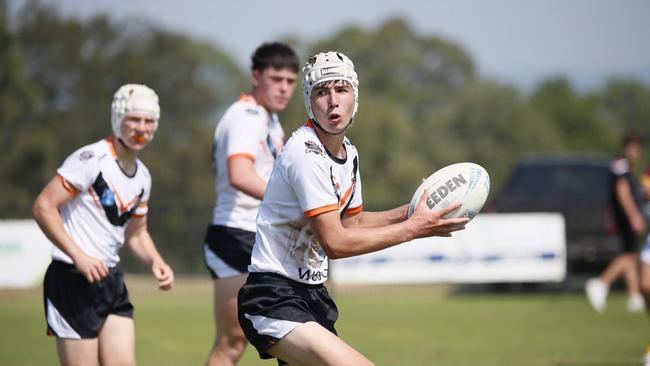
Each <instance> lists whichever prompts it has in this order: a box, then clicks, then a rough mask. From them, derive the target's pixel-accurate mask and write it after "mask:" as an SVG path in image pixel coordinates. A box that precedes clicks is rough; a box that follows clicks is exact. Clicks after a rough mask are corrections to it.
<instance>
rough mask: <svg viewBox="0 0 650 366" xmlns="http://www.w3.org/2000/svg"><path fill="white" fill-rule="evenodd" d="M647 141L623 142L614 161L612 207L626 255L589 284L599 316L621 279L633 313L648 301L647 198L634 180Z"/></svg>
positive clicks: (589, 295) (632, 135)
mask: <svg viewBox="0 0 650 366" xmlns="http://www.w3.org/2000/svg"><path fill="white" fill-rule="evenodd" d="M642 147H643V139H642V138H641V136H639V135H637V134H635V133H629V134H627V135H626V136H625V137H624V139H623V153H622V156H620V157H619V158H617V159H615V160H613V161H612V163H611V165H610V173H611V174H610V176H611V206H612V209H613V213H614V219H615V222H616V224H617V227H618V233H619V237H620V240H621V245H622V250H623V253H621V254H619V255H618V256H616V257H615V258H614V260H612V262H611V263H610V264H609V265H608V266H607V268H605V270H604V271H603V273H602V274H601V275H600V276H599V277H597V278H592V279H590V280H588V281H587V283H586V284H585V292H586V294H587V299H588V300H589V303H590V304H591V306H592V307H593V308H594V310H596V311H597V312H599V313H600V312H603V311H605V307H606V305H607V294H608V292H609V288H610V287H611V285H612V284H613V283H614V282H615V281H616V280H617V279H619V278H620V277H623V278H624V279H625V284H626V286H627V292H628V301H627V309H628V311H631V312H639V311H643V308H644V301H643V297H642V296H641V294H640V291H639V274H638V254H637V253H638V252H637V251H638V244H639V240H640V239H641V238H642V237H643V235H644V234H645V231H646V222H645V219H644V217H643V213H642V207H643V195H642V192H641V187H640V185H639V183H638V181H637V179H636V178H635V177H634V174H633V172H634V166H635V164H636V162H637V160H638V159H639V157H640V155H641V149H642Z"/></svg>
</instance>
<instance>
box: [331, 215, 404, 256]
mask: <svg viewBox="0 0 650 366" xmlns="http://www.w3.org/2000/svg"><path fill="white" fill-rule="evenodd" d="M415 237H416V234H415V232H414V231H413V230H412V229H411V227H410V225H408V224H407V222H406V221H403V222H401V223H398V224H393V225H387V226H381V227H354V228H346V229H344V230H341V231H339V232H338V233H336V234H334V235H322V236H321V238H320V241H321V245H322V246H323V248H324V249H325V252H326V253H327V256H328V257H330V258H332V259H339V258H347V257H353V256H356V255H361V254H366V253H372V252H376V251H379V250H382V249H386V248H390V247H392V246H395V245H397V244H400V243H403V242H406V241H409V240H412V239H414V238H415Z"/></svg>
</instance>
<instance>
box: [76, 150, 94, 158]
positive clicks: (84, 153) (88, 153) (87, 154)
mask: <svg viewBox="0 0 650 366" xmlns="http://www.w3.org/2000/svg"><path fill="white" fill-rule="evenodd" d="M93 156H95V153H94V152H92V151H90V150H86V151H82V152H81V154H79V160H81V161H84V160H88V159H90V158H92V157H93Z"/></svg>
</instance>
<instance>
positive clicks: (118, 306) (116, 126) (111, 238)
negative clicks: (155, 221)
mask: <svg viewBox="0 0 650 366" xmlns="http://www.w3.org/2000/svg"><path fill="white" fill-rule="evenodd" d="M159 118H160V107H159V105H158V96H157V95H156V93H155V92H154V91H153V90H151V89H150V88H148V87H146V86H144V85H137V84H127V85H124V86H122V87H121V88H120V89H118V91H117V92H116V93H115V96H114V99H113V104H112V115H111V120H112V129H113V134H112V136H110V137H108V138H106V139H104V140H101V141H98V142H95V143H93V144H90V145H86V146H84V147H82V148H80V149H79V150H77V151H75V152H74V153H72V155H70V156H69V157H68V158H67V159H66V160H65V162H64V163H63V165H61V167H59V169H58V170H57V174H56V176H55V177H54V178H53V179H52V180H51V181H50V182H49V183H48V185H47V186H45V188H44V189H43V191H41V193H40V195H39V196H38V198H37V199H36V201H35V202H34V206H33V209H32V211H33V215H34V218H35V219H36V222H38V225H39V226H40V228H41V229H42V230H43V233H45V235H46V236H47V237H48V238H49V239H50V241H51V242H52V243H53V244H54V248H53V251H52V263H51V264H50V266H49V267H48V269H47V273H46V274H45V280H44V285H43V287H44V288H43V292H44V299H43V301H44V305H45V316H46V319H47V332H48V334H49V335H53V336H55V337H56V348H57V351H58V355H59V361H60V363H61V364H62V365H96V364H97V361H98V360H99V363H100V364H101V365H135V328H134V324H133V306H132V304H131V302H130V300H129V293H128V291H127V288H126V285H125V283H124V278H123V273H122V271H121V270H120V269H119V268H118V267H117V265H118V263H119V261H120V258H119V256H118V250H119V249H120V248H121V247H122V246H123V244H124V243H128V244H129V245H130V246H131V248H132V249H133V251H134V253H135V254H136V256H137V257H138V258H139V259H140V260H142V261H143V262H144V263H146V264H147V265H149V266H150V267H151V271H152V272H153V275H154V277H155V278H156V280H157V281H158V286H159V287H160V289H162V290H168V289H170V288H171V287H172V285H173V283H174V273H173V271H172V269H171V268H170V267H169V266H168V265H167V264H166V263H165V261H164V260H163V259H162V257H161V256H160V254H159V253H158V251H157V250H156V247H155V245H154V242H153V240H152V239H151V236H150V235H149V232H148V230H147V216H146V215H147V211H148V205H147V202H148V201H149V194H150V192H151V176H150V175H149V171H148V170H147V167H145V165H144V164H143V163H142V162H141V161H140V160H139V159H138V154H139V153H140V152H141V151H142V150H143V149H144V148H145V147H146V146H147V145H148V144H149V143H150V142H151V140H152V139H153V137H154V133H155V132H156V128H157V127H158V119H159Z"/></svg>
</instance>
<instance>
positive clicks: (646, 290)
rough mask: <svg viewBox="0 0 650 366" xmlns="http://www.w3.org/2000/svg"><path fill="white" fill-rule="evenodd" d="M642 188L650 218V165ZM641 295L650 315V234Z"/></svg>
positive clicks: (649, 358) (649, 365) (649, 360)
mask: <svg viewBox="0 0 650 366" xmlns="http://www.w3.org/2000/svg"><path fill="white" fill-rule="evenodd" d="M641 187H642V188H643V195H644V196H645V199H646V205H645V215H646V218H650V164H649V165H648V167H647V168H646V170H645V172H644V173H643V175H642V176H641ZM640 257H641V264H640V266H641V279H640V280H641V293H642V294H643V297H644V299H645V306H646V311H647V312H648V314H650V234H648V236H647V237H646V240H645V245H644V246H643V249H642V250H641V255H640ZM644 364H645V366H650V344H648V345H647V346H646V349H645V357H644Z"/></svg>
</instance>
